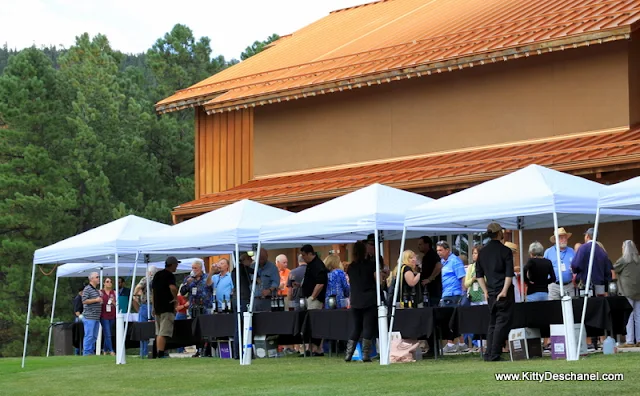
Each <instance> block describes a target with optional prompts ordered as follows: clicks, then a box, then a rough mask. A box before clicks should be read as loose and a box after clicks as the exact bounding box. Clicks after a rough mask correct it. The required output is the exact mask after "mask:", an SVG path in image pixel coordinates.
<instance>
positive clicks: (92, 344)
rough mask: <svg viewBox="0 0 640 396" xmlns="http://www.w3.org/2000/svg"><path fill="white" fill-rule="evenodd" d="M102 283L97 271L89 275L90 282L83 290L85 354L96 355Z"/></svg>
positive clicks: (83, 344)
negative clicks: (100, 285)
mask: <svg viewBox="0 0 640 396" xmlns="http://www.w3.org/2000/svg"><path fill="white" fill-rule="evenodd" d="M99 284H100V276H99V275H98V273H97V272H92V273H91V275H89V284H88V285H87V286H86V287H85V288H84V290H83V291H82V304H83V306H82V308H83V312H82V315H83V319H82V324H83V326H84V340H83V342H82V347H83V352H82V354H83V355H84V356H88V355H95V353H96V339H97V338H98V329H99V324H100V313H101V312H102V297H100V292H99V291H98V289H97V287H98V286H99Z"/></svg>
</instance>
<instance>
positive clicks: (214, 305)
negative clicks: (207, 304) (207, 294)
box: [211, 294, 218, 313]
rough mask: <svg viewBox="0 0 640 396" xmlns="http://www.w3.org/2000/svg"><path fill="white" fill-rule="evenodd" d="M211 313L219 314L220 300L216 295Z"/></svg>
mask: <svg viewBox="0 0 640 396" xmlns="http://www.w3.org/2000/svg"><path fill="white" fill-rule="evenodd" d="M211 305H212V306H211V308H212V309H211V312H213V313H217V312H218V300H217V299H216V296H215V294H214V295H213V303H212V304H211Z"/></svg>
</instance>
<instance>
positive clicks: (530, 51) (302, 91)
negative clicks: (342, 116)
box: [204, 25, 640, 114]
mask: <svg viewBox="0 0 640 396" xmlns="http://www.w3.org/2000/svg"><path fill="white" fill-rule="evenodd" d="M638 26H640V25H638ZM636 27H637V26H636ZM633 30H635V28H634V26H632V25H627V26H623V27H621V28H617V29H611V30H605V31H598V32H594V33H589V34H583V35H579V36H572V37H567V38H564V39H559V40H550V41H546V42H539V43H534V44H531V45H528V46H520V47H514V48H509V49H505V50H501V51H493V52H486V53H482V54H477V55H472V56H467V57H461V58H454V59H449V60H445V61H441V62H432V63H426V64H423V65H417V66H413V67H409V68H403V69H395V70H390V71H385V72H383V73H372V74H368V75H362V76H358V77H355V78H348V79H342V80H336V81H331V82H328V83H323V84H318V85H311V86H307V87H304V88H299V89H285V90H281V91H277V92H271V93H267V94H264V95H254V96H250V97H244V98H241V99H237V100H229V101H225V100H223V101H220V102H215V98H213V99H210V100H208V101H206V102H205V103H204V109H205V111H206V112H207V114H214V113H222V112H225V111H234V110H240V109H242V108H248V107H256V106H263V105H266V104H273V103H279V102H282V101H290V100H297V99H302V98H307V97H309V96H316V95H322V94H328V93H334V92H342V91H343V90H345V89H346V90H351V89H353V88H362V87H364V86H371V85H378V84H382V83H385V82H386V83H389V82H391V81H399V80H403V79H409V78H415V77H423V76H427V75H431V74H438V73H442V72H445V71H453V70H462V69H464V68H469V67H474V66H482V65H484V64H487V63H495V62H500V61H508V60H512V59H518V58H521V57H529V56H533V55H541V54H543V53H549V52H553V51H558V50H565V49H570V48H579V47H585V46H590V45H594V44H603V43H606V42H611V41H618V40H624V39H629V38H630V37H631V32H632V31H633ZM218 96H220V95H218Z"/></svg>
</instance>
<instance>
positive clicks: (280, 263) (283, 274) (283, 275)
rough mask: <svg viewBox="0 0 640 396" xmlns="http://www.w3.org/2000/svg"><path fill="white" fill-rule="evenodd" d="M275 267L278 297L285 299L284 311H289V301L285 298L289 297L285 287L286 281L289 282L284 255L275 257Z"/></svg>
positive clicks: (287, 289)
mask: <svg viewBox="0 0 640 396" xmlns="http://www.w3.org/2000/svg"><path fill="white" fill-rule="evenodd" d="M276 267H278V272H279V273H280V286H279V287H278V295H279V296H282V297H285V300H284V301H285V310H287V311H288V310H289V300H288V299H287V298H286V297H287V296H288V295H289V288H288V287H287V281H288V280H289V273H290V272H291V270H289V268H288V267H289V261H288V260H287V256H285V255H284V254H281V255H279V256H278V257H276Z"/></svg>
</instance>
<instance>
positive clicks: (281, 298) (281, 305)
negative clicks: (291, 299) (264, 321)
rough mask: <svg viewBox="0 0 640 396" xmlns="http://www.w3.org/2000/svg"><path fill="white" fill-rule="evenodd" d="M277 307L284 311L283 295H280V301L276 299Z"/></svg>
mask: <svg viewBox="0 0 640 396" xmlns="http://www.w3.org/2000/svg"><path fill="white" fill-rule="evenodd" d="M278 308H280V312H284V297H282V296H281V297H280V301H278Z"/></svg>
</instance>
